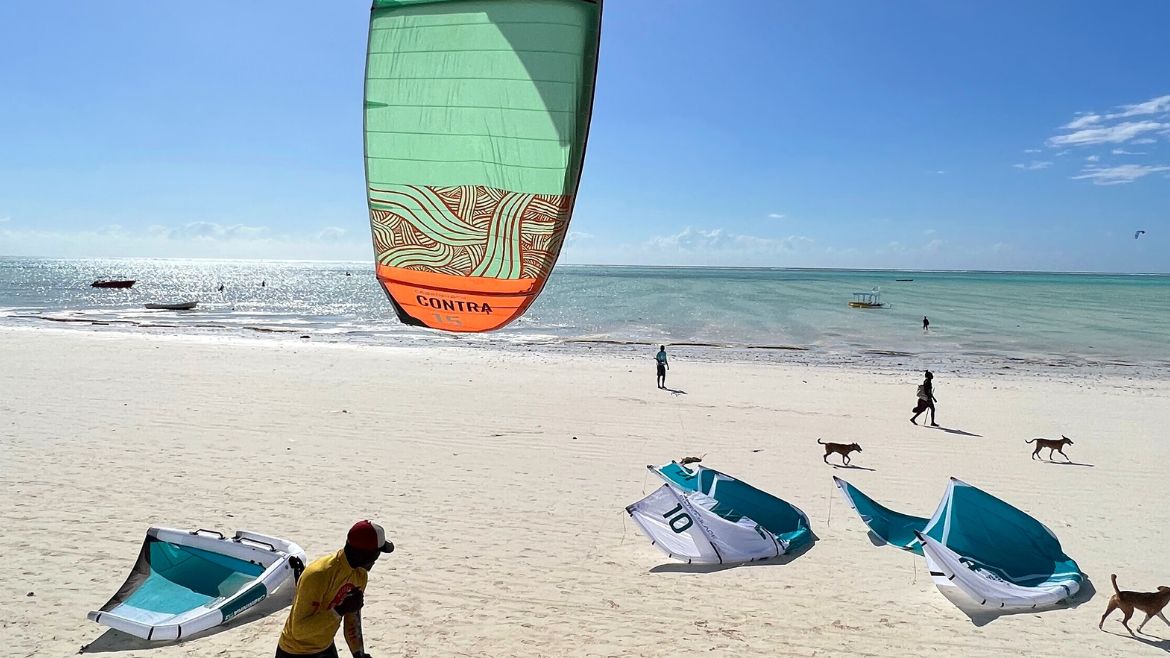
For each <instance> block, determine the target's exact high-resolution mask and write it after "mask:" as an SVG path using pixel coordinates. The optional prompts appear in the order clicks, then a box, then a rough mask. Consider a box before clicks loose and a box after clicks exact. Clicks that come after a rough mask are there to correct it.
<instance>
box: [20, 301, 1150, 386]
mask: <svg viewBox="0 0 1170 658" xmlns="http://www.w3.org/2000/svg"><path fill="white" fill-rule="evenodd" d="M3 320H16V322H11V321H10V322H4V321H3ZM6 330H16V331H34V332H35V331H39V330H60V331H66V332H69V331H75V332H81V333H99V334H100V333H117V334H120V335H125V336H160V335H170V336H176V337H183V336H186V337H190V338H192V339H193V340H198V339H203V338H233V337H234V338H239V339H241V340H275V341H296V342H297V343H306V342H311V343H314V344H335V345H350V346H354V347H403V346H410V347H426V346H434V347H455V346H458V347H466V348H469V349H475V350H486V351H499V352H505V353H523V352H534V351H535V352H545V353H549V354H565V355H582V356H589V355H593V354H597V353H602V354H606V355H614V356H626V357H631V358H636V359H640V358H643V355H642V352H646V353H647V354H649V352H650V351H653V348H654V347H655V346H657V345H660V344H663V343H665V344H666V345H667V346H668V347H670V352H671V353H672V354H673V353H678V354H680V355H683V356H685V358H687V359H690V360H693V361H698V362H705V363H737V364H748V363H759V364H776V365H800V366H810V367H828V368H845V369H860V370H865V371H871V372H880V373H897V372H903V371H907V370H910V371H913V370H927V369H929V370H937V371H939V372H950V373H953V374H957V375H961V376H982V375H994V376H1005V375H1021V376H1025V377H1035V378H1048V377H1057V378H1062V379H1068V380H1086V379H1088V380H1094V381H1099V380H1101V379H1103V378H1126V379H1138V380H1151V381H1170V359H1168V360H1165V361H1154V362H1146V363H1133V362H1128V361H1125V360H1121V359H1115V358H1102V359H1100V360H1093V359H1091V358H1089V357H1086V356H1084V355H1076V356H1064V357H1059V356H1054V355H1030V356H1022V355H1014V354H1003V353H990V352H978V353H974V352H965V353H964V352H958V353H955V352H921V353H915V352H910V351H902V350H883V349H873V348H859V349H857V350H855V351H852V352H843V351H839V350H831V349H824V348H820V347H818V346H801V345H782V344H777V345H751V344H748V345H740V344H735V343H720V342H707V341H678V342H672V341H663V340H649V339H646V340H627V339H617V338H603V337H588V336H582V337H568V338H566V337H555V336H548V337H545V338H540V339H536V338H532V337H524V336H507V335H492V336H488V335H482V334H478V335H477V334H443V333H439V332H427V331H420V330H414V329H410V330H402V331H386V332H376V331H362V330H356V331H351V332H344V331H321V330H319V329H313V328H303V327H301V328H297V327H280V326H272V327H266V326H229V325H224V324H217V323H186V324H166V323H163V322H159V323H149V324H147V323H140V322H135V321H132V320H96V319H86V318H51V317H46V316H42V315H32V316H16V315H9V316H3V317H0V331H6ZM595 348H597V350H596V351H594V350H595ZM651 356H652V355H651ZM646 358H649V357H646Z"/></svg>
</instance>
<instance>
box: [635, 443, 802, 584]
mask: <svg viewBox="0 0 1170 658" xmlns="http://www.w3.org/2000/svg"><path fill="white" fill-rule="evenodd" d="M646 468H648V469H650V470H651V471H653V472H654V473H656V474H657V475H658V476H659V477H661V478H662V479H664V480H666V482H667V484H664V485H662V487H660V488H659V489H657V490H655V491H654V492H653V493H651V494H650V495H649V496H646V497H645V498H643V499H642V500H640V501H638V502H636V503H634V504H633V505H630V506H629V507H627V508H626V511H627V512H629V514H630V517H631V518H633V520H634V522H635V523H636V524H637V525H638V528H639V529H641V530H642V532H643V533H644V534H645V535H646V536H647V537H649V538H650V541H651V542H653V544H654V545H655V546H657V547H658V548H659V549H660V550H662V552H664V553H666V554H667V555H668V556H669V557H672V558H675V559H677V560H683V561H685V562H687V563H695V564H737V563H742V562H754V561H756V560H766V559H768V558H773V557H779V556H781V555H784V554H786V553H792V552H795V551H797V550H799V549H801V548H803V547H805V546H807V545H808V544H810V543H812V541H813V535H812V530H811V529H810V528H809V524H808V517H807V516H805V514H804V512H802V511H800V509H798V508H796V507H795V506H793V505H791V504H789V503H787V502H785V501H783V500H781V499H779V498H777V497H775V496H773V495H772V494H769V493H767V492H764V491H760V490H759V489H756V488H755V487H753V486H751V485H748V484H746V483H744V482H741V481H739V480H737V479H735V478H733V477H731V476H730V475H725V474H723V473H720V472H719V471H716V470H715V469H713V468H706V467H703V466H696V467H695V468H694V469H693V470H692V469H688V468H687V467H685V466H681V465H679V464H678V463H676V462H671V463H669V464H667V465H665V466H660V467H655V466H647V467H646Z"/></svg>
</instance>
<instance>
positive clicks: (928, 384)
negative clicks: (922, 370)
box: [910, 370, 938, 427]
mask: <svg viewBox="0 0 1170 658" xmlns="http://www.w3.org/2000/svg"><path fill="white" fill-rule="evenodd" d="M933 380H934V375H933V374H931V372H930V371H929V370H927V371H926V379H925V380H923V382H922V383H921V384H919V385H918V404H916V405H914V409H913V410H912V411H914V415H913V416H911V417H910V422H911V423H914V424H915V425H917V424H918V416H919V415H920V414H922V412H924V411H926V410H928V409H929V410H930V426H931V427H938V423H936V422H934V403H935V402H938V400H935V399H934V384H933Z"/></svg>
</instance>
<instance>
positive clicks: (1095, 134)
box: [1048, 121, 1170, 146]
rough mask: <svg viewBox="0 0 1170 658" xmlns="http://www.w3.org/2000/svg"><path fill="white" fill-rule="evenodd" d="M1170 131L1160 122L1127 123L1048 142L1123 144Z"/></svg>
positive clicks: (1064, 136)
mask: <svg viewBox="0 0 1170 658" xmlns="http://www.w3.org/2000/svg"><path fill="white" fill-rule="evenodd" d="M1166 129H1170V123H1161V122H1159V121H1126V122H1124V123H1119V124H1116V125H1112V126H1102V127H1099V128H1085V129H1083V130H1077V131H1075V132H1071V133H1069V134H1067V135H1057V136H1056V137H1052V138H1050V139H1049V140H1048V145H1049V146H1085V145H1088V144H1122V143H1124V142H1128V141H1130V140H1132V139H1134V138H1136V137H1138V136H1139V135H1143V134H1145V133H1149V132H1154V131H1160V130H1166Z"/></svg>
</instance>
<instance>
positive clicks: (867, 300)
mask: <svg viewBox="0 0 1170 658" xmlns="http://www.w3.org/2000/svg"><path fill="white" fill-rule="evenodd" d="M885 306H886V305H885V304H883V303H882V294H881V293H880V292H878V290H877V288H874V289H873V290H871V291H870V292H855V293H853V301H851V302H849V307H850V308H885Z"/></svg>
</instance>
